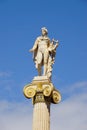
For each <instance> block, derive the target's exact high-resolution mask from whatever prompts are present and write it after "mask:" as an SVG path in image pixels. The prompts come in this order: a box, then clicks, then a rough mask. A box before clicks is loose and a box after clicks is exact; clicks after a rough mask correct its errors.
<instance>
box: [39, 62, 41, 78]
mask: <svg viewBox="0 0 87 130" xmlns="http://www.w3.org/2000/svg"><path fill="white" fill-rule="evenodd" d="M38 75H39V76H41V65H40V64H39V65H38Z"/></svg>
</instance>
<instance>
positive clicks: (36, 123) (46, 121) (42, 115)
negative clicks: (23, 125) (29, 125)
mask: <svg viewBox="0 0 87 130" xmlns="http://www.w3.org/2000/svg"><path fill="white" fill-rule="evenodd" d="M33 130H50V103H46V102H38V103H35V104H34V110H33Z"/></svg>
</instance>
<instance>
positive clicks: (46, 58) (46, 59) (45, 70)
mask: <svg viewBox="0 0 87 130" xmlns="http://www.w3.org/2000/svg"><path fill="white" fill-rule="evenodd" d="M48 56H49V53H48V51H46V52H45V53H44V72H43V75H45V76H46V75H47V64H48V58H49V57H48Z"/></svg>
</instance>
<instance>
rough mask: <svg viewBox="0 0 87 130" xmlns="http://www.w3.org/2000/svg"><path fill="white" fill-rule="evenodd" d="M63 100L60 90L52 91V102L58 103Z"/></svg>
mask: <svg viewBox="0 0 87 130" xmlns="http://www.w3.org/2000/svg"><path fill="white" fill-rule="evenodd" d="M60 101H61V94H60V92H59V91H58V90H53V92H52V103H54V104H57V103H59V102H60Z"/></svg>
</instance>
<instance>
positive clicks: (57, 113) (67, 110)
mask: <svg viewBox="0 0 87 130" xmlns="http://www.w3.org/2000/svg"><path fill="white" fill-rule="evenodd" d="M76 86H78V85H76ZM82 86H83V89H84V87H86V84H84V85H83V84H82ZM73 87H74V86H73ZM78 88H79V89H81V90H82V87H80V86H78ZM67 91H68V90H67ZM69 92H70V91H69ZM74 92H75V89H74ZM67 93H68V92H67ZM32 114H33V108H32V104H31V101H30V100H29V104H28V103H20V102H19V103H13V102H12V103H11V102H7V101H1V102H0V129H1V130H25V129H26V130H27V129H28V130H32ZM58 129H59V130H87V91H83V92H81V91H80V92H79V93H73V94H72V95H71V96H70V97H69V98H67V99H66V100H63V101H62V102H61V103H60V104H57V105H51V130H58Z"/></svg>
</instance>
